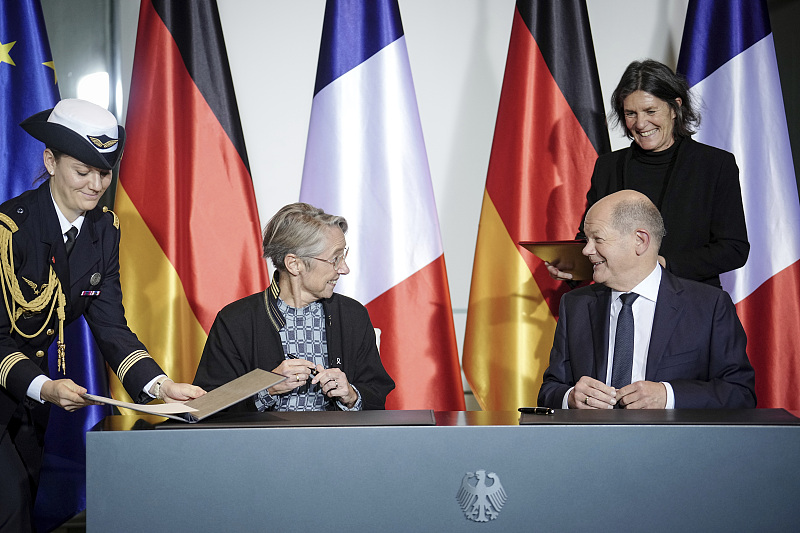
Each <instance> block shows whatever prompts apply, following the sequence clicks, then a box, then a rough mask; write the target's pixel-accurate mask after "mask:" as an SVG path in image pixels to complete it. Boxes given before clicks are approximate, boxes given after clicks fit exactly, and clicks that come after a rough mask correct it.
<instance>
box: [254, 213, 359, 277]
mask: <svg viewBox="0 0 800 533" xmlns="http://www.w3.org/2000/svg"><path fill="white" fill-rule="evenodd" d="M333 227H338V228H339V229H341V230H342V233H347V221H346V220H345V219H344V217H340V216H336V215H329V214H327V213H325V211H323V210H322V209H320V208H318V207H314V206H313V205H309V204H305V203H302V202H297V203H294V204H289V205H286V206H283V207H282V208H281V209H280V210H279V211H278V212H277V213H275V216H273V217H272V218H271V219H270V221H269V222H267V225H266V226H265V227H264V242H263V247H264V257H265V258H269V259H270V260H271V261H272V265H273V266H274V267H275V268H276V269H278V270H279V271H282V272H283V271H286V265H285V264H284V260H285V259H286V255H287V254H294V255H296V256H298V257H300V258H302V260H303V263H305V265H306V266H307V267H308V268H311V260H310V259H311V258H313V257H317V256H318V255H320V254H321V253H323V252H324V251H325V243H324V239H323V236H324V234H325V230H326V229H328V228H333Z"/></svg>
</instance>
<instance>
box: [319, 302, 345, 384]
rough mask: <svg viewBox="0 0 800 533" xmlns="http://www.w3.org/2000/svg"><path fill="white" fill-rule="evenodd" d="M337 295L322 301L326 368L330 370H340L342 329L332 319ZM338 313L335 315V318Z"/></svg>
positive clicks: (333, 318) (334, 318) (335, 320)
mask: <svg viewBox="0 0 800 533" xmlns="http://www.w3.org/2000/svg"><path fill="white" fill-rule="evenodd" d="M336 298H337V295H336V294H334V295H333V296H331V297H330V298H324V299H323V300H322V312H323V313H324V314H325V317H324V318H325V333H326V337H327V341H328V366H329V367H330V368H334V367H335V368H342V367H343V364H342V329H341V325H340V324H337V322H338V320H337V319H336V317H334V313H333V307H334V306H335V305H337V302H336V301H335V300H336ZM338 315H339V313H337V316H338Z"/></svg>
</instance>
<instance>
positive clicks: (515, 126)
mask: <svg viewBox="0 0 800 533" xmlns="http://www.w3.org/2000/svg"><path fill="white" fill-rule="evenodd" d="M609 150H610V145H609V140H608V131H607V129H606V123H605V117H604V112H603V105H602V102H601V91H600V82H599V78H598V75H597V65H596V63H595V55H594V46H593V44H592V37H591V30H590V28H589V19H588V14H587V10H586V3H585V2H584V1H583V0H562V1H531V0H528V1H519V2H517V5H516V8H515V11H514V21H513V25H512V30H511V42H510V44H509V48H508V58H507V61H506V71H505V76H504V80H503V88H502V92H501V95H500V105H499V108H498V112H497V122H496V125H495V134H494V142H493V144H492V153H491V158H490V161H489V171H488V175H487V178H486V190H485V193H484V199H483V207H482V210H481V220H480V229H479V232H478V243H477V246H476V250H475V263H474V266H473V272H472V286H471V290H470V298H469V310H468V315H467V330H466V338H465V341H464V359H463V365H464V372H465V375H466V377H467V380H468V381H469V383H470V386H471V388H472V391H473V393H474V394H475V397H476V399H477V400H478V402H479V404H480V405H481V407H482V408H483V409H485V410H513V409H516V408H517V407H519V406H522V405H535V403H536V397H537V394H538V392H539V386H540V385H541V381H542V374H543V372H544V370H545V368H546V367H547V363H548V359H549V353H550V348H551V346H552V341H553V333H554V332H555V325H556V317H557V316H558V302H559V300H560V298H561V295H562V294H563V293H564V291H565V290H566V287H565V286H564V284H563V283H561V282H556V281H553V280H552V279H551V278H550V276H549V275H548V273H547V269H546V268H545V266H544V264H543V263H542V262H541V261H540V260H539V259H538V258H536V257H535V256H533V255H532V254H530V253H529V252H527V251H526V250H524V249H523V248H522V247H520V246H519V245H518V244H517V243H518V242H520V241H525V240H536V241H542V240H562V239H572V238H574V237H575V233H576V231H577V228H578V226H579V224H580V221H581V217H582V216H583V212H584V209H585V205H586V201H585V197H586V191H587V190H588V188H589V182H590V177H591V174H592V169H593V167H594V162H595V159H596V158H597V155H598V153H604V152H607V151H609Z"/></svg>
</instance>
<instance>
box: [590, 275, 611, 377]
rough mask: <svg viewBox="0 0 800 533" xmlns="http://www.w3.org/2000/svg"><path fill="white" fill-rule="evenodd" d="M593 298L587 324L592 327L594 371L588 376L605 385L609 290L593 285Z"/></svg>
mask: <svg viewBox="0 0 800 533" xmlns="http://www.w3.org/2000/svg"><path fill="white" fill-rule="evenodd" d="M592 287H594V290H595V298H594V299H592V300H590V301H589V323H590V324H591V325H592V351H593V353H594V369H595V370H596V372H594V373H592V374H590V375H593V376H594V377H595V379H598V380H600V381H602V382H604V383H605V381H606V373H607V372H608V321H609V313H610V309H611V289H609V288H608V287H606V286H605V285H598V284H595V285H593V286H592Z"/></svg>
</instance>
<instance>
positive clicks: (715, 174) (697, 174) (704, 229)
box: [580, 137, 750, 287]
mask: <svg viewBox="0 0 800 533" xmlns="http://www.w3.org/2000/svg"><path fill="white" fill-rule="evenodd" d="M631 153H632V149H631V148H630V147H629V148H624V149H622V150H617V151H616V152H612V153H610V154H605V155H601V156H600V157H598V158H597V161H596V162H595V166H594V172H593V173H592V184H591V187H590V188H589V192H588V193H587V194H586V210H587V211H588V210H589V208H590V207H591V206H592V205H594V204H595V203H596V202H597V201H598V200H600V199H601V198H603V197H605V196H608V195H609V194H611V193H614V192H617V191H619V190H622V189H625V188H626V187H625V181H624V174H625V169H626V166H627V163H628V161H629V160H630V158H631ZM676 158H677V159H676V160H675V168H674V170H673V172H672V178H671V179H670V181H669V184H668V187H667V190H666V191H665V193H664V201H663V204H662V206H661V215H662V217H663V218H664V225H665V226H666V229H667V235H666V236H665V237H664V241H663V242H662V243H661V249H660V251H659V254H660V255H662V256H664V258H665V259H666V260H667V270H669V271H670V272H672V273H673V274H675V275H676V276H680V277H682V278H687V279H693V280H697V281H702V282H705V283H708V284H710V285H714V286H716V287H721V285H720V281H719V275H720V274H721V273H723V272H727V271H729V270H735V269H737V268H739V267H742V266H744V264H745V262H746V261H747V255H748V254H749V252H750V243H749V242H748V241H747V227H746V226H745V220H744V209H743V207H742V191H741V187H740V185H739V168H738V167H737V166H736V160H735V158H734V156H733V154H731V153H729V152H726V151H724V150H720V149H718V148H713V147H711V146H708V145H705V144H701V143H698V142H696V141H694V140H692V139H691V138H688V137H687V138H684V139H683V140H682V142H681V143H680V145H679V146H678V153H677V154H676ZM584 218H586V214H585V213H584ZM580 229H581V233H582V232H583V223H581V228H580Z"/></svg>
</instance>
